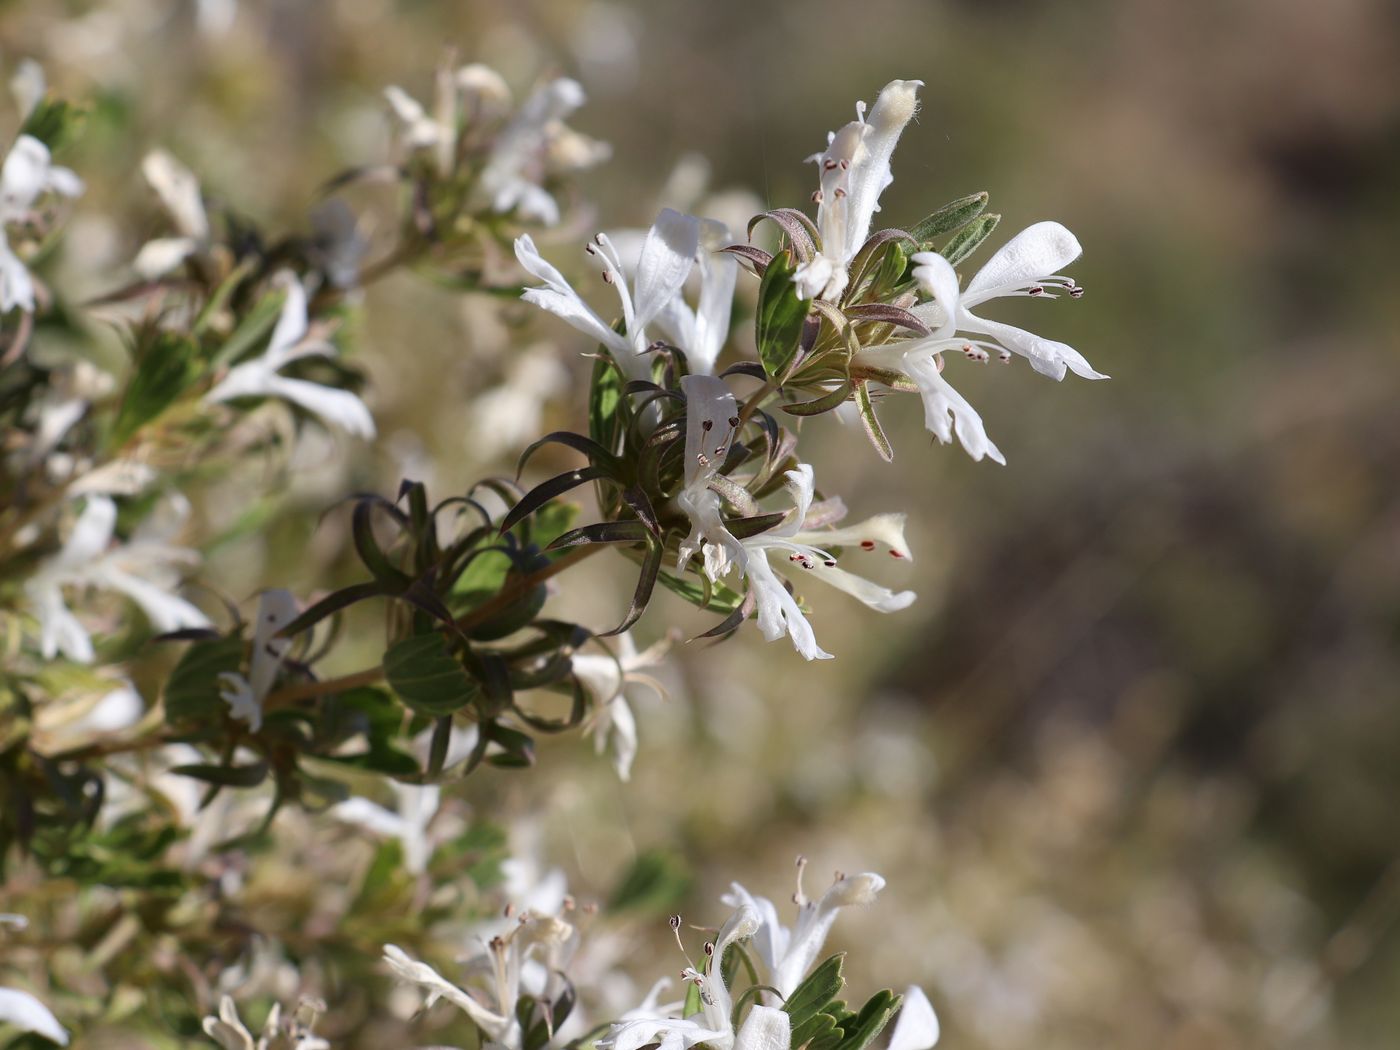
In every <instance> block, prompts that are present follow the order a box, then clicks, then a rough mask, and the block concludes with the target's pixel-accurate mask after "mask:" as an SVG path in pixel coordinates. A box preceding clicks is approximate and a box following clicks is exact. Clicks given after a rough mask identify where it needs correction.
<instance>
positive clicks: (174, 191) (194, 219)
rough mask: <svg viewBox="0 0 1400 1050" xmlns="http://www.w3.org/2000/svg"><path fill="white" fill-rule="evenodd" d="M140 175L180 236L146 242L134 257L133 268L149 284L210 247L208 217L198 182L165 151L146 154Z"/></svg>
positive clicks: (187, 169)
mask: <svg viewBox="0 0 1400 1050" xmlns="http://www.w3.org/2000/svg"><path fill="white" fill-rule="evenodd" d="M141 173H142V174H143V175H144V176H145V177H146V181H147V182H148V183H149V184H150V186H151V189H153V190H155V192H156V196H158V197H159V198H160V202H161V204H162V206H164V208H165V211H166V213H167V214H168V215H169V216H170V221H171V222H172V223H173V224H174V226H175V230H176V233H178V234H179V236H176V237H158V238H156V239H155V240H152V241H147V242H146V244H144V245H143V246H142V248H141V251H140V252H138V253H137V255H136V259H135V261H134V262H133V263H132V266H133V267H134V268H135V270H136V272H137V273H139V274H140V275H141V276H142V277H144V278H146V280H148V281H149V280H154V279H155V278H157V277H159V276H161V275H162V274H165V273H169V272H170V271H171V270H173V269H175V267H177V266H179V265H180V263H182V262H184V261H185V259H187V258H189V257H190V256H191V255H194V254H195V253H196V252H198V251H200V250H202V249H203V248H204V247H205V246H206V245H207V244H208V243H209V216H208V215H207V214H206V213H205V210H204V199H203V196H202V195H201V193H200V190H199V180H197V179H196V178H195V177H194V173H193V172H192V171H190V169H189V168H187V167H185V166H184V165H183V164H181V163H180V162H179V161H178V160H176V159H175V158H174V157H173V156H171V155H170V154H169V153H167V152H165V150H154V151H153V152H151V153H148V154H146V158H145V159H144V160H143V161H142V162H141Z"/></svg>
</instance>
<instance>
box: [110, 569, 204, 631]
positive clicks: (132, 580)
mask: <svg viewBox="0 0 1400 1050" xmlns="http://www.w3.org/2000/svg"><path fill="white" fill-rule="evenodd" d="M98 582H100V583H102V584H103V585H104V586H107V587H110V588H112V589H113V590H117V591H121V592H122V593H123V594H125V595H126V596H127V597H128V598H130V599H131V600H132V601H134V602H135V603H136V604H137V605H139V606H140V607H141V611H142V612H144V613H145V614H146V618H147V619H149V620H150V621H151V626H152V627H154V628H155V629H156V630H157V631H178V630H180V629H181V628H185V627H208V626H209V617H207V616H205V615H204V613H202V612H201V611H200V610H199V608H198V607H197V606H194V605H191V604H190V603H189V602H187V601H185V599H183V598H177V597H176V596H175V595H173V594H171V593H169V592H168V591H167V590H165V588H163V587H161V586H160V585H159V584H157V583H152V582H151V581H149V580H143V579H141V578H140V577H139V576H134V575H131V574H130V573H126V572H122V571H120V570H117V569H113V568H105V569H104V570H103V571H102V574H101V576H100V578H99V581H98Z"/></svg>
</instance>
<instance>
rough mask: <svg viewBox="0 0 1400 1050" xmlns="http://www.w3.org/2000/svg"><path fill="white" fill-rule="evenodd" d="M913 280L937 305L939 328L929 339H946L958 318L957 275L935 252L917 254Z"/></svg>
mask: <svg viewBox="0 0 1400 1050" xmlns="http://www.w3.org/2000/svg"><path fill="white" fill-rule="evenodd" d="M914 262H915V263H916V264H917V265H916V266H915V267H914V278H915V280H917V281H918V282H919V287H920V288H922V289H923V291H924V293H925V294H926V295H930V296H932V297H933V300H934V302H935V303H936V304H937V310H938V316H939V318H940V324H939V327H938V328H937V329H936V330H935V331H934V333H933V335H932V336H930V338H933V339H946V338H948V337H949V336H951V335H952V334H953V331H954V329H955V324H954V321H953V319H954V318H956V317H957V316H958V302H959V295H958V275H957V272H956V271H955V270H954V269H953V267H952V265H951V264H950V263H949V262H948V260H947V259H945V258H943V256H941V255H939V254H938V253H937V252H918V253H916V254H915V255H914Z"/></svg>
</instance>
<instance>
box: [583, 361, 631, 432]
mask: <svg viewBox="0 0 1400 1050" xmlns="http://www.w3.org/2000/svg"><path fill="white" fill-rule="evenodd" d="M625 384H626V380H625V379H624V378H623V376H622V373H621V372H620V371H619V370H618V368H617V366H616V365H614V364H613V363H612V361H611V360H610V359H608V358H607V357H606V356H604V357H599V358H598V360H596V361H594V362H593V377H592V379H590V380H589V385H588V434H589V436H590V437H591V438H592V439H593V440H594V441H595V442H597V443H598V444H599V445H600V446H602V447H603V448H605V449H607V450H608V451H609V452H613V451H615V450H616V449H617V437H618V433H619V431H620V430H621V424H620V423H619V421H618V418H617V415H618V409H619V408H621V406H622V388H623V386H624V385H625Z"/></svg>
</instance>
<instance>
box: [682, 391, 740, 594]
mask: <svg viewBox="0 0 1400 1050" xmlns="http://www.w3.org/2000/svg"><path fill="white" fill-rule="evenodd" d="M681 389H682V390H683V391H684V392H685V416H686V419H685V474H684V478H685V487H684V488H683V489H682V490H681V491H680V493H679V494H678V495H677V496H676V503H677V505H678V506H679V507H680V508H681V510H683V511H685V513H686V515H687V516H688V517H689V518H690V535H689V536H687V537H686V538H685V539H684V540H682V541H681V546H680V559H679V561H678V563H677V566H676V567H677V569H678V570H681V571H684V569H685V567H686V565H688V564H689V563H690V559H691V558H693V557H695V554H696V552H697V551H699V552H702V553H703V555H704V559H705V574H706V575H707V576H709V578H710V579H711V580H718V579H719V578H720V577H721V576H724V575H725V574H726V573H728V572H729V570H730V568H731V567H732V566H734V565H738V566H739V568H740V570H744V569H745V568H746V567H747V564H748V554H747V552H746V551H745V549H744V547H743V545H742V544H741V543H740V542H739V541H738V540H736V539H735V538H734V537H733V535H731V534H730V532H729V530H728V529H727V528H726V527H725V525H724V517H723V515H722V513H721V505H722V504H721V499H720V495H719V493H718V492H716V491H715V490H714V489H713V488H711V483H712V482H713V481H714V479H715V477H716V476H717V475H718V474H719V469H720V467H721V466H723V465H724V457H725V455H726V454H727V453H728V451H729V444H730V442H731V441H732V440H733V438H734V434H735V430H736V428H737V427H738V425H739V408H738V405H737V403H736V402H735V400H734V395H733V394H731V393H730V392H729V388H728V387H727V386H725V384H724V380H722V379H717V378H715V377H714V376H696V375H691V376H685V377H683V378H682V379H681Z"/></svg>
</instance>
